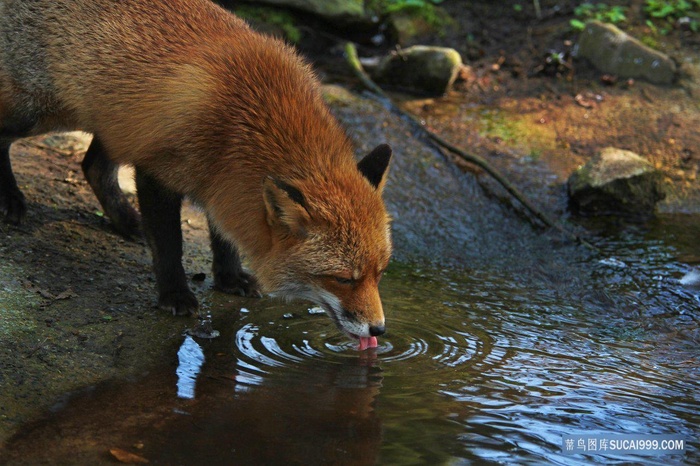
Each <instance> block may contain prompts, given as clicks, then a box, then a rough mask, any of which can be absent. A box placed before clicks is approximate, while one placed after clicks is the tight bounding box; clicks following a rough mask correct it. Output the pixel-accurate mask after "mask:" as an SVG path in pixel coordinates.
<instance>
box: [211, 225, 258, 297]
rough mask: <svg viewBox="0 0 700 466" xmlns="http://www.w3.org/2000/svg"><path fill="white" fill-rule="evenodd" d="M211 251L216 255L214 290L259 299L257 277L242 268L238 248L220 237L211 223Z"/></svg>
mask: <svg viewBox="0 0 700 466" xmlns="http://www.w3.org/2000/svg"><path fill="white" fill-rule="evenodd" d="M209 237H210V238H211V250H212V252H213V253H214V265H213V267H212V269H213V272H214V288H216V289H217V290H219V291H223V292H224V293H229V294H236V295H239V296H252V297H256V298H259V297H261V296H262V295H261V294H260V289H259V288H260V287H259V286H258V282H257V280H256V279H255V277H254V276H253V275H251V274H249V273H247V272H245V271H243V267H242V266H241V258H240V256H239V255H238V251H237V250H236V246H235V245H233V244H231V243H230V242H228V241H226V240H225V239H224V238H222V237H221V235H219V233H218V232H217V231H216V229H215V228H214V227H213V226H212V224H211V222H209Z"/></svg>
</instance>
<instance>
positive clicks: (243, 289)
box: [214, 270, 262, 298]
mask: <svg viewBox="0 0 700 466" xmlns="http://www.w3.org/2000/svg"><path fill="white" fill-rule="evenodd" d="M214 289H215V290H219V291H222V292H224V293H228V294H235V295H237V296H247V297H250V298H262V293H261V292H260V285H258V281H257V280H256V279H255V277H254V276H253V275H251V274H249V273H247V272H244V271H242V270H241V271H240V272H237V273H218V274H216V275H215V276H214Z"/></svg>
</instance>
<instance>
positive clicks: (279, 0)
mask: <svg viewBox="0 0 700 466" xmlns="http://www.w3.org/2000/svg"><path fill="white" fill-rule="evenodd" d="M256 3H267V4H269V5H277V6H284V7H289V8H296V9H298V10H302V11H306V12H309V13H313V14H315V15H318V16H321V17H323V18H327V19H329V20H331V21H337V20H343V21H353V20H356V21H359V20H362V19H363V18H364V14H365V8H364V2H363V1H362V0H258V1H257V2H256Z"/></svg>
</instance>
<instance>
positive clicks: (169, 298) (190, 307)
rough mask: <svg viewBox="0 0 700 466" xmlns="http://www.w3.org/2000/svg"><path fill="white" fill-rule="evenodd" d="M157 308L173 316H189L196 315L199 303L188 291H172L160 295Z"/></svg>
mask: <svg viewBox="0 0 700 466" xmlns="http://www.w3.org/2000/svg"><path fill="white" fill-rule="evenodd" d="M158 307H159V308H161V309H163V310H164V311H168V312H170V313H172V314H173V315H174V316H191V315H194V314H196V313H197V310H198V309H199V303H198V302H197V298H196V297H195V295H194V293H192V292H191V291H190V290H183V291H172V292H169V293H162V294H161V295H160V298H159V299H158Z"/></svg>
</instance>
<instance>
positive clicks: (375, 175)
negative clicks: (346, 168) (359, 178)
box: [357, 144, 391, 191]
mask: <svg viewBox="0 0 700 466" xmlns="http://www.w3.org/2000/svg"><path fill="white" fill-rule="evenodd" d="M390 160H391V147H389V145H388V144H380V145H378V146H377V147H375V148H374V150H373V151H372V152H370V153H369V154H367V155H366V156H365V157H364V158H363V159H362V160H360V161H359V162H358V163H357V168H358V169H359V170H360V173H362V174H363V175H364V177H365V178H367V179H368V180H369V182H370V183H371V184H372V186H374V187H375V189H378V190H379V191H381V190H382V189H383V188H384V183H385V182H386V175H387V172H388V170H387V169H388V168H389V161H390Z"/></svg>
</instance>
